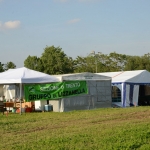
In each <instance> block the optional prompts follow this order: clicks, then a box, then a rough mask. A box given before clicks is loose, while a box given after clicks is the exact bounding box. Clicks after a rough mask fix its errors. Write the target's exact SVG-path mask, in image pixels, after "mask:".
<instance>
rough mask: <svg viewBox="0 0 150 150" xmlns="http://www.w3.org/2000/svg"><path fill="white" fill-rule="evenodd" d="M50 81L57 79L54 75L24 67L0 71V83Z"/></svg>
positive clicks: (56, 80)
mask: <svg viewBox="0 0 150 150" xmlns="http://www.w3.org/2000/svg"><path fill="white" fill-rule="evenodd" d="M50 82H59V80H58V79H57V78H56V77H54V76H51V75H48V74H45V73H42V72H38V71H34V70H31V69H28V68H25V67H22V68H17V69H9V70H8V71H5V72H2V73H0V84H14V83H50Z"/></svg>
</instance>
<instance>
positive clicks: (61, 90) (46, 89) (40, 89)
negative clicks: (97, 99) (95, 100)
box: [24, 81, 88, 102]
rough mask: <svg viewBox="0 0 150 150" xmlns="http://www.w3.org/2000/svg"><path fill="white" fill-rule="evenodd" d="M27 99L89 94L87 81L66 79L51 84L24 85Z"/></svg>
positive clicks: (34, 99)
mask: <svg viewBox="0 0 150 150" xmlns="http://www.w3.org/2000/svg"><path fill="white" fill-rule="evenodd" d="M24 93H25V101H26V102H30V101H36V100H52V99H60V98H64V97H72V96H76V95H81V94H88V89H87V83H86V81H65V82H57V83H51V84H30V85H29V84H26V85H24Z"/></svg>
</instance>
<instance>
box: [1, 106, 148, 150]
mask: <svg viewBox="0 0 150 150" xmlns="http://www.w3.org/2000/svg"><path fill="white" fill-rule="evenodd" d="M0 135H1V136H0V138H1V139H0V150H134V149H138V150H149V149H150V107H133V108H104V109H95V110H86V111H85V110H84V111H72V112H65V113H55V112H42V113H25V114H22V115H20V114H11V113H9V114H8V116H6V115H2V113H1V114H0Z"/></svg>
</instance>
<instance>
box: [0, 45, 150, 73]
mask: <svg viewBox="0 0 150 150" xmlns="http://www.w3.org/2000/svg"><path fill="white" fill-rule="evenodd" d="M24 66H25V67H27V68H29V69H32V70H36V71H40V72H44V73H47V74H50V75H54V74H68V73H80V72H92V73H95V72H115V71H130V70H148V71H150V53H148V54H144V55H143V56H130V55H125V54H118V53H116V52H112V53H110V54H103V53H97V54H94V55H93V54H89V55H88V56H86V57H81V56H77V57H76V58H75V59H73V58H72V57H68V56H67V55H66V54H65V53H64V51H63V50H62V48H60V47H54V46H46V47H45V49H44V52H43V53H42V55H41V57H37V56H30V55H29V56H28V57H27V58H26V59H25V60H24ZM10 68H16V65H15V64H14V63H13V62H8V63H7V64H2V63H0V72H3V71H5V70H8V69H10Z"/></svg>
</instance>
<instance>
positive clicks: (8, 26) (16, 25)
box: [0, 20, 21, 30]
mask: <svg viewBox="0 0 150 150" xmlns="http://www.w3.org/2000/svg"><path fill="white" fill-rule="evenodd" d="M20 24H21V22H20V21H18V20H16V21H8V22H5V23H2V22H0V29H1V30H6V29H16V28H19V27H20Z"/></svg>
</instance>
